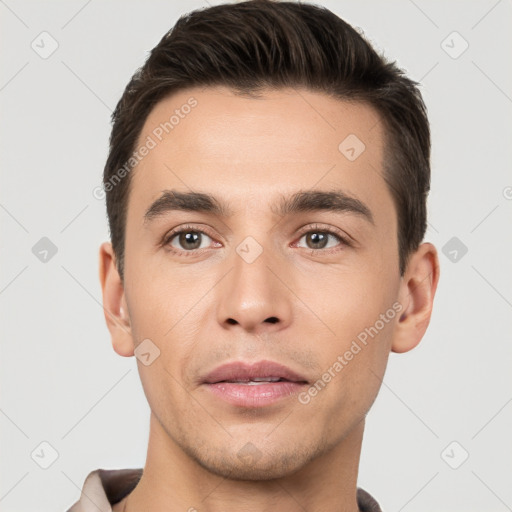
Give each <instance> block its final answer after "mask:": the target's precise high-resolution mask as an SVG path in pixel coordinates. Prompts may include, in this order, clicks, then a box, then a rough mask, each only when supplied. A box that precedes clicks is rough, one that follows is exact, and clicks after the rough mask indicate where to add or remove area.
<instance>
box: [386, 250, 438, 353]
mask: <svg viewBox="0 0 512 512" xmlns="http://www.w3.org/2000/svg"><path fill="white" fill-rule="evenodd" d="M438 281H439V260H438V256H437V250H436V248H435V247H434V245H432V244H431V243H428V242H427V243H423V244H421V245H420V246H419V248H418V249H417V250H416V252H415V253H414V254H413V255H412V256H411V258H410V260H409V264H408V265H407V270H406V272H405V275H404V277H403V278H402V284H401V288H400V299H399V300H400V303H401V304H402V305H403V308H404V309H403V311H402V313H401V316H400V320H399V322H398V323H397V325H396V328H395V332H394V335H393V342H392V345H391V350H392V351H393V352H407V351H409V350H411V349H413V348H414V347H416V345H418V343H419V342H420V341H421V339H422V338H423V336H424V334H425V331H426V330H427V327H428V324H429V322H430V317H431V315H432V307H433V301H434V296H435V293H436V289H437V284H438Z"/></svg>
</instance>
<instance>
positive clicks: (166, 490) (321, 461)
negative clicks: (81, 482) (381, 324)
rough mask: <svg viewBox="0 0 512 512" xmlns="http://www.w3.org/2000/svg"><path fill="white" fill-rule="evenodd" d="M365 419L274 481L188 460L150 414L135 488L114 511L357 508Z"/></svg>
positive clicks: (349, 510)
mask: <svg viewBox="0 0 512 512" xmlns="http://www.w3.org/2000/svg"><path fill="white" fill-rule="evenodd" d="M363 431H364V420H363V421H361V422H360V423H358V424H357V425H356V426H355V427H354V428H353V429H352V430H351V431H350V433H349V434H348V435H347V436H346V437H345V438H344V439H343V440H342V441H340V442H339V443H338V445H336V446H334V447H333V448H332V449H331V450H330V451H329V452H328V453H326V454H324V455H322V456H320V457H317V458H316V459H315V460H313V461H312V462H310V463H309V464H308V465H307V466H305V467H303V468H301V469H300V470H299V471H297V472H295V473H293V474H291V475H289V476H286V477H282V478H278V479H273V480H260V481H247V480H245V481H244V480H229V479H226V478H222V477H220V476H217V475H215V474H212V473H211V472H209V471H208V470H206V469H204V468H203V467H201V466H200V465H199V464H198V463H197V462H196V461H195V460H193V459H191V458H190V457H189V456H188V455H187V454H186V453H184V452H183V451H182V450H181V448H180V447H179V446H178V445H177V444H176V443H175V442H174V441H173V440H172V439H171V438H170V437H169V436H168V435H167V433H166V432H165V430H164V429H163V428H162V426H161V424H160V422H159V421H158V419H157V418H156V417H155V416H154V415H153V414H151V421H150V435H149V445H148V454H147V459H146V464H145V467H144V472H143V475H142V477H141V479H140V481H139V483H138V485H137V487H136V488H135V489H134V490H133V491H132V492H131V493H130V494H129V496H127V497H126V498H125V499H124V500H122V501H121V502H120V503H118V504H117V505H115V506H114V508H113V511H114V512H134V511H137V510H144V511H146V512H157V511H158V512H177V511H181V512H183V511H188V512H197V511H198V510H200V511H201V512H221V511H222V512H235V511H237V512H238V511H240V510H244V511H247V512H256V511H257V512H266V511H272V510H276V509H277V510H280V511H281V512H295V511H297V510H298V509H302V510H330V511H336V512H357V511H358V510H359V509H358V506H357V502H356V491H357V473H358V466H359V457H360V452H361V444H362V438H363Z"/></svg>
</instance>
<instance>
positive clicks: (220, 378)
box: [202, 361, 308, 408]
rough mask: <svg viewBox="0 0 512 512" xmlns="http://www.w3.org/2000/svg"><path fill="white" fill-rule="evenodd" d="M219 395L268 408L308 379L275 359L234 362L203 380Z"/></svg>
mask: <svg viewBox="0 0 512 512" xmlns="http://www.w3.org/2000/svg"><path fill="white" fill-rule="evenodd" d="M202 384H203V385H204V386H206V388H207V389H208V390H209V391H211V392H212V393H213V395H214V396H215V397H217V398H220V399H222V400H224V401H226V402H228V403H229V404H231V405H235V406H238V407H245V408H256V407H265V406H269V405H271V404H274V403H276V402H278V401H281V400H283V399H285V398H289V397H291V396H293V395H295V394H297V393H299V392H300V390H301V389H302V388H303V387H304V386H307V385H308V380H307V379H306V378H305V377H303V376H302V375H300V374H298V373H296V372H294V371H293V370H291V369H290V368H288V367H286V366H283V365H281V364H278V363H275V362H273V361H259V362H258V363H254V364H247V363H244V362H232V363H228V364H224V365H222V366H219V367H218V368H216V369H215V370H213V371H212V372H211V373H209V374H208V375H207V376H206V377H205V378H204V381H203V383H202Z"/></svg>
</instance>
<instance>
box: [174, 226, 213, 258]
mask: <svg viewBox="0 0 512 512" xmlns="http://www.w3.org/2000/svg"><path fill="white" fill-rule="evenodd" d="M211 242H212V239H211V237H209V236H208V235H207V234H206V233H205V232H204V231H201V230H198V229H191V228H187V227H185V228H182V229H180V230H178V231H174V232H173V233H171V234H170V235H169V236H168V237H167V238H166V239H165V241H164V244H165V245H169V246H170V247H171V248H172V249H173V250H176V251H187V252H190V251H194V250H198V249H204V248H206V247H209V246H210V245H211Z"/></svg>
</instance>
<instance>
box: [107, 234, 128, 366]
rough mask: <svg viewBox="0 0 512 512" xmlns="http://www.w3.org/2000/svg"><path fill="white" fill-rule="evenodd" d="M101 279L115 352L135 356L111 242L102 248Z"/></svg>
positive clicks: (125, 304) (122, 288) (123, 292)
mask: <svg viewBox="0 0 512 512" xmlns="http://www.w3.org/2000/svg"><path fill="white" fill-rule="evenodd" d="M99 277H100V283H101V289H102V294H103V311H104V315H105V321H106V323H107V327H108V330H109V331H110V336H111V339H112V346H113V347H114V350H115V351H116V352H117V353H118V354H119V355H121V356H124V357H130V356H133V351H134V346H133V338H132V331H131V324H130V316H129V310H128V305H127V303H126V297H125V291H124V285H123V283H122V281H121V277H120V276H119V272H118V270H117V266H116V258H115V254H114V251H113V248H112V244H111V243H110V242H104V243H103V244H101V246H100V253H99Z"/></svg>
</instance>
